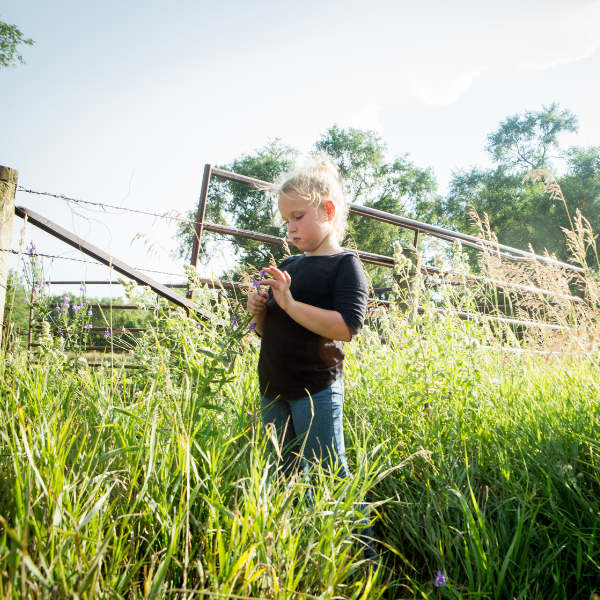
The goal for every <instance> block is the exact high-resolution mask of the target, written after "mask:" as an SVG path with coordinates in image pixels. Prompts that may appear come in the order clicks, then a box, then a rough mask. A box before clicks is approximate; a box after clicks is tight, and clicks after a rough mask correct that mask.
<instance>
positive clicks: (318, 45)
mask: <svg viewBox="0 0 600 600" xmlns="http://www.w3.org/2000/svg"><path fill="white" fill-rule="evenodd" d="M0 20H1V21H4V22H7V23H10V24H15V25H17V26H18V27H19V28H20V30H21V31H22V32H23V34H24V36H25V37H29V38H32V39H33V40H34V41H35V44H34V45H33V46H32V47H27V46H25V47H23V48H22V53H23V57H24V59H25V61H26V64H25V65H18V66H17V67H15V68H9V69H2V70H0V91H1V93H0V114H2V115H3V125H2V133H1V134H0V164H1V165H4V166H7V167H11V168H14V169H17V170H18V171H19V184H20V185H22V186H24V187H25V188H27V189H32V190H35V191H43V192H50V193H53V194H58V195H60V194H64V195H65V196H67V197H70V198H76V199H82V200H88V201H90V202H102V203H106V204H111V205H118V206H123V207H126V208H131V209H139V210H146V211H150V212H156V213H161V214H162V213H165V212H167V211H181V212H183V211H187V210H189V209H191V208H193V207H195V206H196V205H197V201H198V194H199V192H200V186H201V181H202V172H203V168H204V164H205V163H211V164H227V163H230V162H231V161H232V160H233V159H234V158H236V157H238V156H240V155H241V154H243V153H251V152H252V151H253V150H255V149H257V148H261V147H263V146H264V145H265V144H266V143H267V142H268V141H269V140H273V139H275V138H280V139H281V140H282V141H283V142H284V143H286V144H289V145H292V146H294V147H296V148H298V149H299V150H300V151H301V152H303V153H307V152H308V151H309V150H310V148H311V146H312V145H313V143H314V142H315V141H316V140H317V139H318V138H319V137H320V136H321V135H322V134H323V133H325V131H326V130H327V129H328V128H329V127H331V126H332V125H333V124H338V125H339V126H341V127H355V128H360V129H370V130H374V131H376V132H377V133H378V134H379V135H380V136H381V137H382V138H383V140H384V141H385V143H386V144H387V148H388V152H389V156H390V158H392V157H393V156H397V155H404V154H406V153H408V154H409V155H410V158H411V160H413V161H414V162H415V164H417V165H418V166H420V167H431V168H432V169H433V171H434V173H435V175H436V178H437V181H438V185H439V190H440V192H441V193H443V192H444V191H445V190H446V189H447V186H448V184H449V181H450V178H451V176H452V173H453V172H454V171H457V170H460V169H468V168H469V167H471V166H474V165H479V166H484V167H485V166H491V163H490V162H489V159H488V156H487V154H486V153H485V144H486V136H487V134H488V133H490V132H491V131H493V130H494V129H495V128H496V127H497V126H498V123H499V122H500V121H501V120H503V119H505V118H506V117H507V116H509V115H512V114H515V113H519V112H524V111H526V110H534V111H535V110H541V108H542V107H543V106H548V105H550V104H551V103H553V102H557V103H559V104H560V106H561V108H563V109H567V108H568V109H569V110H571V111H572V112H573V113H575V114H576V115H577V117H578V118H579V127H580V130H579V134H577V135H575V134H569V135H568V136H565V137H564V138H563V140H562V141H563V144H564V145H565V146H569V145H575V144H576V145H580V146H589V145H598V144H600V115H599V111H598V106H599V100H600V77H599V74H600V50H599V48H600V0H570V2H564V1H557V0H518V1H516V0H505V1H504V2H501V3H500V2H489V1H482V0H476V1H475V0H469V1H466V0H462V1H455V2H447V1H444V0H426V1H422V2H414V1H412V0H411V1H408V0H395V1H385V0H371V1H370V2H364V1H356V0H344V1H343V2H342V1H341V0H335V1H327V0H319V1H316V0H305V1H304V2H302V3H298V2H285V1H282V0H278V1H277V2H275V1H274V0H273V1H271V0H269V1H267V0H255V1H254V2H242V1H239V0H221V1H220V2H218V3H215V2H210V3H209V2H206V1H193V0H171V2H170V3H165V2H158V1H155V0H144V1H143V2H142V0H104V1H103V2H101V3H100V2H95V3H92V2H81V0H77V1H76V0H55V1H53V2H47V0H43V1H42V0H18V1H14V0H12V1H11V0H5V1H4V2H3V3H2V5H1V6H0ZM16 203H17V205H20V206H25V207H28V208H30V209H32V210H34V211H36V212H38V213H40V214H42V215H43V216H45V217H47V218H49V219H51V220H53V221H55V222H56V223H58V224H60V225H61V226H63V227H65V228H66V229H68V230H70V231H72V232H74V233H76V234H77V235H79V236H80V237H82V238H84V239H86V240H87V241H89V242H91V243H92V244H95V245H96V246H98V247H100V248H102V249H103V250H105V251H107V252H109V253H111V254H112V255H113V256H115V257H116V258H118V259H120V260H123V261H124V262H127V263H128V264H130V265H132V266H134V267H136V268H143V269H151V270H155V271H164V272H168V273H173V274H175V275H179V274H183V262H182V261H181V260H178V259H174V258H173V252H174V250H175V248H176V241H175V240H174V238H173V236H174V233H175V226H174V225H173V224H172V223H167V222H164V221H160V220H159V221H157V220H156V219H153V218H152V217H143V216H141V215H136V214H134V213H125V214H123V213H120V214H111V213H110V211H108V212H104V211H101V210H99V209H94V210H90V209H86V208H85V205H76V206H73V205H67V203H65V202H64V201H63V200H59V199H54V198H51V197H48V196H39V195H33V194H28V193H24V192H19V193H18V194H17V199H16ZM21 227H22V221H21V220H20V219H18V218H16V219H15V229H14V237H13V248H15V249H16V248H18V246H19V240H20V236H21ZM25 239H26V241H27V242H29V241H34V242H35V244H36V247H37V249H38V251H39V252H43V253H47V254H52V255H61V256H66V257H73V258H85V257H83V256H82V255H81V254H80V253H79V252H77V251H75V250H72V249H71V248H69V247H67V246H65V245H64V244H62V243H61V242H59V241H57V240H55V239H53V238H52V237H51V236H49V235H48V234H45V233H44V232H42V231H40V230H36V229H35V228H34V227H33V226H32V225H31V224H29V225H28V226H27V230H26V232H25ZM500 241H502V240H500ZM11 264H12V266H13V267H16V261H15V260H14V259H13V262H12V263H11ZM45 265H46V268H47V271H48V275H49V277H50V278H51V279H54V280H78V281H79V280H82V279H88V280H89V279H102V280H105V279H108V277H109V273H108V269H107V268H106V267H101V266H96V265H91V264H80V263H76V262H72V261H66V260H54V261H52V262H50V261H46V262H45ZM227 266H229V267H231V266H233V265H232V262H231V257H230V256H228V255H227V253H225V254H224V256H223V258H222V260H221V261H217V262H215V263H213V264H212V265H209V266H208V267H206V268H202V274H203V275H210V274H211V271H212V272H214V273H215V274H218V273H219V272H220V270H221V269H222V268H223V267H227ZM151 275H152V274H151ZM153 276H154V277H155V278H156V279H157V280H159V281H161V282H162V283H169V282H176V281H181V280H182V278H181V277H177V276H167V275H161V274H154V275H153ZM63 290H69V291H74V292H78V289H76V288H75V286H71V287H63V286H54V288H53V293H60V292H62V291H63ZM88 293H90V295H98V296H99V295H107V294H113V295H114V294H116V295H119V294H120V290H119V289H116V290H115V289H114V288H108V287H98V288H97V289H94V290H91V289H90V290H88Z"/></svg>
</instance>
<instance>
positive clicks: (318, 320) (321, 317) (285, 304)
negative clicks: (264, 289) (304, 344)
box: [256, 267, 352, 343]
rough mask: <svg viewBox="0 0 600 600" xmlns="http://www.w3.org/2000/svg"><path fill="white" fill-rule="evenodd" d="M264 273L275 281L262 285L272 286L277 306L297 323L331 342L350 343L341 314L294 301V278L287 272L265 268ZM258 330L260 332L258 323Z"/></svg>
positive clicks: (261, 282)
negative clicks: (291, 285) (291, 289)
mask: <svg viewBox="0 0 600 600" xmlns="http://www.w3.org/2000/svg"><path fill="white" fill-rule="evenodd" d="M263 271H264V272H266V273H269V274H270V275H272V276H273V279H263V280H262V281H260V284H261V285H269V286H271V290H272V292H273V297H274V298H275V301H276V302H277V304H279V306H280V307H281V308H282V309H283V310H285V312H287V314H288V315H289V316H290V317H291V318H292V319H294V321H296V323H298V324H299V325H302V327H305V328H306V329H308V330H309V331H312V332H313V333H316V334H317V335H321V336H323V337H326V338H329V339H331V340H339V341H341V342H349V341H350V340H351V339H352V334H351V332H350V329H349V328H348V325H346V322H345V321H344V318H343V317H342V315H341V314H340V313H339V312H337V311H336V310H327V309H325V308H318V307H316V306H312V305H311V304H305V303H304V302H298V301H296V300H294V298H293V297H292V294H291V292H290V284H291V283H292V278H291V277H290V275H289V273H288V272H287V271H280V270H279V269H277V268H276V267H265V268H264V269H263ZM256 329H257V330H258V323H257V325H256ZM291 343H293V341H292V342H291Z"/></svg>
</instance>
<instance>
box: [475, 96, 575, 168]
mask: <svg viewBox="0 0 600 600" xmlns="http://www.w3.org/2000/svg"><path fill="white" fill-rule="evenodd" d="M577 131H578V121H577V117H576V116H575V115H574V114H573V113H572V112H571V111H570V110H569V109H565V110H563V111H561V110H560V107H559V105H558V104H556V103H552V104H551V105H550V106H549V107H547V108H546V107H545V106H543V107H542V110H541V111H537V112H535V111H527V112H525V113H523V114H518V113H517V114H515V115H511V116H510V117H507V118H506V119H505V120H504V121H501V122H500V125H499V127H498V129H497V130H496V131H494V132H492V133H490V134H489V135H488V144H487V147H486V150H487V151H488V152H489V153H490V155H491V157H492V159H493V160H494V161H495V162H496V163H498V164H499V165H502V166H504V167H505V168H506V167H508V168H512V169H514V170H516V171H518V172H521V171H523V170H531V169H547V168H549V167H550V166H551V165H550V164H549V163H550V158H556V157H551V156H550V152H551V151H552V150H554V151H559V144H558V137H559V136H560V135H561V134H562V133H565V132H571V133H576V132H577Z"/></svg>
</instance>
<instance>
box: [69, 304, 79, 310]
mask: <svg viewBox="0 0 600 600" xmlns="http://www.w3.org/2000/svg"><path fill="white" fill-rule="evenodd" d="M71 308H72V309H73V310H79V309H80V308H81V306H79V304H73V306H71Z"/></svg>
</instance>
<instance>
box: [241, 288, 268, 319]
mask: <svg viewBox="0 0 600 600" xmlns="http://www.w3.org/2000/svg"><path fill="white" fill-rule="evenodd" d="M268 302H269V294H268V293H267V292H259V291H258V290H254V291H253V292H252V293H251V294H250V295H249V296H248V302H247V303H246V309H247V310H248V312H249V313H250V314H251V315H262V314H263V313H264V312H265V311H266V310H267V303H268Z"/></svg>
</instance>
